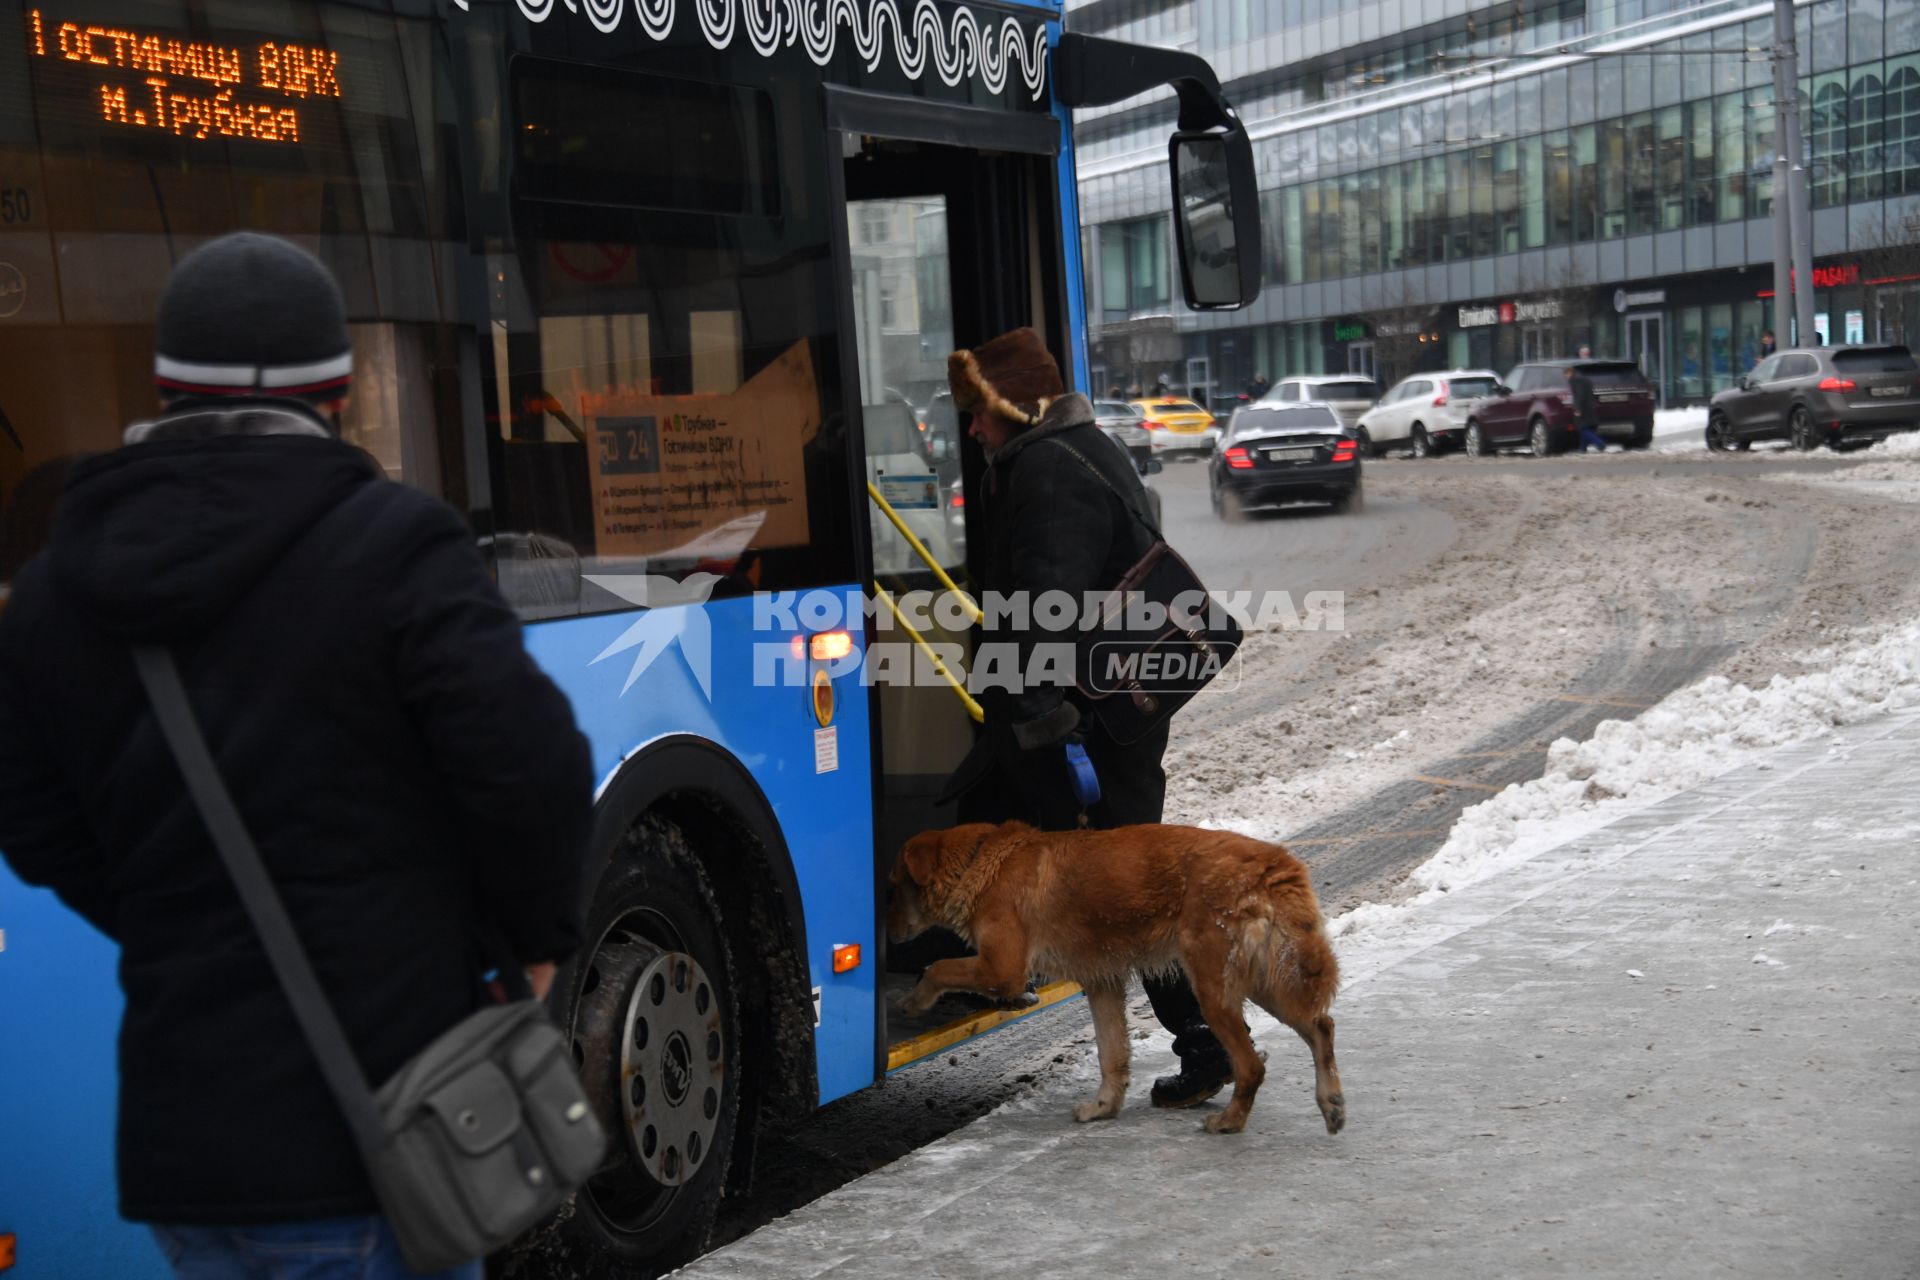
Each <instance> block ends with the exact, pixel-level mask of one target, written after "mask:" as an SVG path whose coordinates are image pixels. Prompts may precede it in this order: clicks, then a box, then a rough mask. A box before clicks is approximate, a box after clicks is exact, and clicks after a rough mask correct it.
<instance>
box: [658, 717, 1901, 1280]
mask: <svg viewBox="0 0 1920 1280" xmlns="http://www.w3.org/2000/svg"><path fill="white" fill-rule="evenodd" d="M1740 760H1744V761H1745V763H1738V764H1737V767H1736V768H1735V769H1734V770H1733V771H1732V772H1729V773H1725V774H1722V775H1721V776H1718V777H1715V778H1713V779H1711V780H1709V781H1705V782H1701V783H1698V784H1697V785H1694V786H1692V787H1691V788H1690V789H1689V790H1686V791H1682V792H1680V793H1678V794H1675V795H1672V796H1670V797H1669V798H1667V799H1665V800H1663V801H1661V802H1660V803H1657V804H1654V805H1652V806H1650V807H1646V808H1642V809H1639V810H1638V811H1637V812H1632V813H1629V814H1627V815H1626V816H1623V817H1621V818H1619V819H1618V820H1616V821H1614V822H1613V823H1612V824H1611V825H1609V826H1606V827H1602V828H1600V829H1597V830H1589V831H1587V832H1586V833H1585V834H1584V835H1579V836H1577V837H1575V838H1573V839H1571V840H1570V841H1568V842H1566V843H1562V844H1559V845H1556V846H1554V847H1552V848H1549V849H1545V850H1539V851H1536V852H1535V853H1534V855H1533V856H1532V857H1531V858H1530V859H1529V860H1527V861H1524V862H1521V863H1519V864H1517V865H1507V866H1505V867H1504V868H1503V869H1502V870H1501V871H1500V872H1499V874H1497V875H1494V876H1491V877H1490V878H1485V879H1479V880H1475V881H1472V882H1470V883H1466V884H1464V885H1462V886H1460V887H1457V888H1455V889H1453V890H1452V891H1451V892H1447V893H1438V894H1433V895H1430V896H1429V897H1428V898H1427V899H1426V900H1425V901H1423V902H1421V903H1420V904H1419V905H1418V906H1417V908H1415V909H1414V910H1412V911H1411V912H1407V913H1404V914H1402V915H1400V916H1397V917H1396V918H1394V919H1393V920H1391V921H1381V922H1378V923H1377V924H1376V925H1375V926H1374V927H1369V928H1366V929H1362V930H1359V931H1357V932H1354V933H1351V934H1349V935H1348V936H1347V937H1345V938H1343V939H1342V941H1341V943H1340V954H1341V961H1342V965H1343V968H1344V971H1345V976H1346V985H1345V987H1344V989H1343V991H1342V994H1341V997H1340V999H1339V1001H1338V1002H1337V1003H1336V1005H1335V1007H1334V1014H1335V1016H1336V1018H1337V1019H1338V1023H1339V1031H1338V1053H1339V1058H1340V1071H1341V1077H1342V1082H1343V1085H1344V1087H1345V1092H1346V1096H1347V1102H1348V1114H1349V1120H1348V1125H1347V1128H1346V1131H1345V1132H1344V1133H1342V1134H1341V1135H1340V1136H1338V1137H1328V1136H1327V1134H1326V1132H1325V1131H1324V1129H1323V1128H1322V1127H1321V1124H1320V1120H1319V1116H1318V1114H1317V1112H1316V1111H1315V1110H1314V1107H1313V1101H1312V1088H1311V1081H1312V1072H1311V1068H1310V1065H1309V1062H1308V1059H1307V1053H1306V1049H1305V1046H1303V1045H1302V1044H1300V1042H1299V1041H1298V1040H1297V1039H1295V1038H1294V1037H1293V1036H1292V1035H1291V1034H1290V1033H1288V1032H1285V1031H1284V1030H1282V1029H1279V1028H1277V1027H1275V1026H1274V1025H1273V1024H1272V1023H1271V1022H1265V1021H1264V1020H1263V1021H1262V1023H1261V1024H1259V1025H1256V1035H1257V1037H1258V1038H1259V1040H1260V1042H1261V1044H1262V1046H1263V1047H1264V1048H1266V1049H1267V1050H1268V1052H1269V1054H1270V1060H1269V1063H1268V1075H1267V1083H1266V1087H1265V1088H1264V1089H1263V1090H1262V1092H1261V1097H1260V1101H1259V1104H1258V1106H1257V1107H1256V1108H1255V1110H1254V1113H1253V1116H1252V1120H1251V1122H1250V1123H1249V1125H1248V1129H1247V1132H1246V1133H1244V1134H1241V1135H1239V1136H1237V1137H1225V1138H1223V1137H1212V1136H1209V1135H1206V1134H1203V1133H1201V1132H1200V1131H1199V1128H1198V1123H1197V1122H1198V1120H1199V1118H1200V1116H1201V1115H1202V1114H1203V1112H1198V1111H1196V1112H1187V1113H1179V1112H1163V1111H1155V1110H1153V1109H1152V1108H1150V1107H1149V1106H1147V1105H1146V1082H1147V1080H1149V1079H1150V1078H1151V1077H1152V1076H1153V1075H1154V1074H1156V1073H1157V1072H1160V1071H1164V1070H1166V1069H1168V1068H1169V1067H1170V1066H1171V1057H1170V1054H1169V1053H1168V1051H1167V1047H1166V1040H1165V1037H1164V1036H1161V1035H1157V1034H1156V1035H1151V1036H1148V1035H1147V1034H1146V1028H1145V1027H1144V1026H1143V1025H1141V1024H1139V1023H1138V1022H1136V1027H1135V1032H1136V1036H1139V1037H1144V1038H1143V1039H1141V1040H1138V1041H1137V1042H1136V1046H1135V1047H1136V1050H1137V1051H1138V1052H1137V1054H1136V1057H1135V1061H1134V1081H1135V1083H1134V1088H1133V1091H1132V1096H1131V1103H1132V1105H1131V1106H1130V1107H1129V1109H1128V1110H1127V1111H1125V1112H1124V1113H1122V1115H1121V1116H1120V1118H1119V1119H1117V1120H1115V1121H1112V1122H1108V1123H1104V1124H1095V1125H1090V1126H1081V1125H1075V1124H1074V1123H1073V1122H1072V1121H1071V1119H1070V1118H1069V1110H1070V1108H1071V1106H1072V1105H1073V1103H1074V1102H1076V1101H1078V1100H1079V1098H1080V1097H1081V1095H1083V1094H1090V1093H1091V1092H1092V1089H1093V1085H1094V1078H1095V1077H1094V1070H1093V1064H1092V1061H1091V1059H1089V1060H1088V1061H1087V1062H1085V1063H1084V1064H1082V1069H1081V1072H1080V1074H1079V1077H1078V1079H1076V1080H1074V1081H1072V1082H1071V1083H1070V1084H1067V1085H1062V1086H1056V1087H1054V1088H1051V1089H1047V1090H1044V1091H1042V1092H1040V1093H1037V1094H1035V1095H1032V1096H1030V1097H1029V1098H1027V1099H1024V1100H1023V1101H1021V1102H1019V1103H1016V1104H1013V1105H1010V1106H1008V1107H1006V1108H1003V1109H1002V1110H1000V1111H997V1112H995V1113H993V1114H992V1115H989V1116H987V1117H986V1118H984V1119H982V1120H980V1121H978V1122H976V1123H975V1124H973V1125H972V1126H970V1127H968V1128H966V1129H963V1130H961V1131H960V1132H958V1133H956V1134H954V1135H953V1136H952V1137H950V1138H948V1139H945V1140H943V1141H941V1142H939V1143H936V1144H934V1145H933V1146H930V1147H927V1148H923V1149H922V1150H920V1151H918V1152H916V1153H915V1154H913V1155H911V1156H909V1157H907V1158H905V1159H903V1160H901V1161H899V1162H897V1163H895V1164H893V1165H891V1166H889V1167H888V1168H886V1169H884V1170H882V1171H880V1172H879V1173H876V1174H872V1175H870V1176H868V1177H866V1178H864V1179H862V1180H860V1181H858V1182H856V1183H853V1184H851V1185H849V1186H847V1187H845V1188H843V1189H842V1190H841V1191H839V1192H836V1193H834V1194H833V1195H830V1196H828V1197H826V1198H824V1199H822V1200H820V1201H817V1202H815V1203H814V1204H812V1205H809V1206H808V1207H806V1208H804V1209H802V1210H800V1211H799V1212H797V1213H794V1214H793V1215H791V1216H790V1217H788V1218H785V1219H782V1220H781V1221H779V1222H776V1223H774V1224H773V1225H771V1226H769V1227H766V1228H764V1229H762V1230H761V1231H759V1232H758V1233H756V1234H755V1235H753V1236H750V1237H748V1238H746V1239H744V1240H742V1241H740V1242H738V1243H736V1244H734V1245H732V1246H730V1247H728V1248H726V1249H724V1250H721V1251H720V1252H718V1253H715V1254H712V1255H710V1256H709V1257H707V1258H705V1259H703V1260H701V1261H700V1262H699V1263H697V1264H695V1265H694V1266H692V1267H690V1268H688V1269H687V1270H686V1271H684V1272H682V1273H681V1274H683V1275H689V1276H727V1277H743V1276H752V1277H760V1276H765V1277H802V1276H820V1275H832V1276H835V1277H853V1276H875V1277H881V1276H884V1277H888V1280H891V1277H893V1276H895V1275H897V1274H900V1273H901V1272H902V1271H907V1272H910V1273H911V1274H915V1275H925V1276H938V1277H975V1276H979V1277H986V1276H1004V1275H1012V1274H1022V1275H1025V1274H1034V1275H1042V1276H1087V1277H1096V1276H1097V1277H1107V1276H1131V1275H1141V1276H1152V1277H1156V1278H1159V1277H1165V1276H1169V1275H1190V1274H1200V1275H1223V1276H1224V1275H1233V1276H1244V1275H1279V1274H1285V1275H1307V1276H1322V1275H1327V1276H1331V1275H1345V1274H1367V1275H1386V1276H1421V1277H1426V1276H1430V1275H1439V1276H1453V1275H1474V1276H1502V1275H1526V1276H1536V1275H1567V1276H1574V1275H1578V1276H1591V1275H1602V1276H1634V1277H1641V1276H1649V1275H1658V1276H1705V1275H1710V1274H1711V1275H1722V1274H1726V1275H1761V1274H1767V1275H1813V1274H1820V1275H1839V1276H1876V1277H1877V1276H1911V1275H1915V1274H1920V1214H1916V1212H1915V1209H1914V1206H1915V1205H1916V1204H1920V1072H1917V1071H1916V1064H1915V1056H1914V1051H1915V1048H1916V1044H1917V1043H1920V1037H1917V1036H1916V1029H1917V1028H1920V963H1916V962H1920V853H1917V851H1916V841H1917V840H1920V786H1916V783H1920V713H1916V712H1913V711H1905V712H1898V713H1894V714H1888V715H1883V716H1879V717H1877V718H1874V719H1868V720H1863V721H1860V722H1858V723H1854V724H1852V725H1850V726H1849V727H1848V728H1846V729H1845V731H1844V734H1843V735H1841V736H1838V737H1836V736H1834V735H1831V734H1828V735H1824V736H1820V737H1816V738H1812V739H1809V740H1804V741H1801V742H1798V743H1796V744H1794V745H1788V746H1784V747H1772V748H1761V747H1757V746H1756V749H1754V750H1751V751H1748V752H1743V753H1741V754H1740V755H1739V756H1736V757H1734V758H1733V761H1732V762H1736V763H1737V762H1738V761H1740ZM943 1069H945V1068H944V1067H943V1066H942V1065H941V1064H940V1063H939V1062H937V1061H936V1062H933V1063H929V1064H926V1065H922V1066H918V1067H915V1068H913V1070H916V1071H939V1070H943Z"/></svg>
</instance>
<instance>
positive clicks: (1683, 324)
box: [1673, 307, 1707, 400]
mask: <svg viewBox="0 0 1920 1280" xmlns="http://www.w3.org/2000/svg"><path fill="white" fill-rule="evenodd" d="M1673 315H1674V320H1675V329H1676V332H1675V333H1674V337H1673V356H1674V383H1673V390H1674V394H1675V395H1678V396H1680V397H1682V398H1683V399H1688V400H1699V399H1703V398H1704V397H1705V396H1706V391H1707V381H1706V352H1705V349H1704V345H1703V340H1702V336H1701V332H1700V308H1699V307H1680V308H1678V309H1677V310H1676V311H1675V312H1674V313H1673Z"/></svg>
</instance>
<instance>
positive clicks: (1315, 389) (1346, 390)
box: [1260, 373, 1380, 427]
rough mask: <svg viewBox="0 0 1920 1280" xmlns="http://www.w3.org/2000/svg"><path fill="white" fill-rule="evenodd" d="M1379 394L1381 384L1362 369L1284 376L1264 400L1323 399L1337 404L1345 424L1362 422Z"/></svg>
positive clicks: (1336, 411)
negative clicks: (1359, 370)
mask: <svg viewBox="0 0 1920 1280" xmlns="http://www.w3.org/2000/svg"><path fill="white" fill-rule="evenodd" d="M1379 398H1380V384H1379V383H1377V382H1375V381H1374V380H1373V379H1372V378H1369V377H1367V376H1366V375H1365V374H1360V373H1321V374H1314V375H1311V376H1306V377H1299V378H1283V379H1281V380H1280V381H1279V382H1276V383H1274V384H1273V388H1272V389H1271V390H1269V391H1268V392H1267V394H1266V395H1264V396H1261V397H1260V399H1261V401H1262V402H1278V403H1281V404H1298V403H1301V402H1303V401H1308V400H1318V401H1322V402H1324V403H1326V404H1328V405H1331V406H1332V407H1333V411H1334V413H1335V414H1336V415H1337V416H1338V417H1339V419H1340V425H1341V426H1343V427H1352V426H1355V425H1356V424H1358V423H1359V421H1360V415H1361V414H1363V413H1365V412H1366V411H1367V410H1369V409H1371V408H1373V405H1374V402H1375V401H1377V400H1378V399H1379Z"/></svg>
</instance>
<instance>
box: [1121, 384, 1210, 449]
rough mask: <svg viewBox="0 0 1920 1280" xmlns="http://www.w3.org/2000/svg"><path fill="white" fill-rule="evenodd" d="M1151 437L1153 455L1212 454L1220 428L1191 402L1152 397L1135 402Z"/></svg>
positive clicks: (1174, 398) (1206, 413) (1178, 397)
mask: <svg viewBox="0 0 1920 1280" xmlns="http://www.w3.org/2000/svg"><path fill="white" fill-rule="evenodd" d="M1132 403H1133V407H1134V408H1136V409H1138V410H1140V412H1141V415H1142V416H1143V417H1144V418H1145V421H1144V422H1143V423H1142V424H1141V425H1143V426H1144V427H1146V429H1147V430H1148V431H1149V432H1151V433H1152V438H1153V451H1154V453H1155V454H1162V453H1194V454H1200V453H1212V452H1213V447H1214V445H1216V444H1218V443H1219V442H1220V426H1219V423H1218V422H1217V421H1216V420H1215V419H1214V416H1213V415H1212V414H1210V413H1208V412H1207V411H1206V410H1205V409H1202V408H1201V407H1200V406H1199V405H1197V404H1195V403H1194V402H1193V401H1191V400H1187V399H1183V398H1181V397H1180V396H1151V397H1149V398H1147V399H1145V400H1135V401H1133V402H1132Z"/></svg>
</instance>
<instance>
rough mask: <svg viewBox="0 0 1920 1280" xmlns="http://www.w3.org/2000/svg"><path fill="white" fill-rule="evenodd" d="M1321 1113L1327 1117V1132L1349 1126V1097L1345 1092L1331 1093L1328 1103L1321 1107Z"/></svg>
mask: <svg viewBox="0 0 1920 1280" xmlns="http://www.w3.org/2000/svg"><path fill="white" fill-rule="evenodd" d="M1320 1114H1321V1115H1323V1116H1325V1117H1326V1121H1327V1132H1328V1133H1338V1132H1340V1131H1341V1130H1342V1129H1344V1128H1346V1127H1347V1099H1346V1095H1345V1094H1339V1093H1335V1094H1329V1095H1328V1097H1327V1101H1326V1104H1325V1105H1324V1106H1322V1107H1321V1108H1320Z"/></svg>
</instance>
